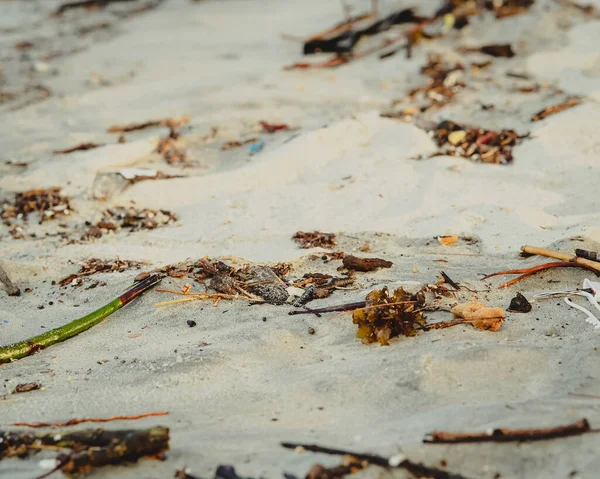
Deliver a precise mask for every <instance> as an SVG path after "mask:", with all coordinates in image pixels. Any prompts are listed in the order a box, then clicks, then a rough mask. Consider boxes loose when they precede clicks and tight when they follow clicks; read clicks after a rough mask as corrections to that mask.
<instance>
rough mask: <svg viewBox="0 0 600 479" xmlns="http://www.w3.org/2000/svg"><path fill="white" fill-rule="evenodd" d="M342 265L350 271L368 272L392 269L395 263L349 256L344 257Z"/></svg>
mask: <svg viewBox="0 0 600 479" xmlns="http://www.w3.org/2000/svg"><path fill="white" fill-rule="evenodd" d="M342 264H343V265H344V268H346V269H349V270H353V271H362V272H367V271H374V270H376V269H379V268H391V267H392V265H393V264H394V263H392V262H391V261H386V260H385V259H381V258H359V257H358V256H352V255H350V254H348V255H345V256H344V259H343V260H342Z"/></svg>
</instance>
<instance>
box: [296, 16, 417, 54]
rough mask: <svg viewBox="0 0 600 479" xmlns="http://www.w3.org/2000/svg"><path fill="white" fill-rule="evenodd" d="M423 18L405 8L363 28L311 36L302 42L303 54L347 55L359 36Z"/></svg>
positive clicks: (380, 31)
mask: <svg viewBox="0 0 600 479" xmlns="http://www.w3.org/2000/svg"><path fill="white" fill-rule="evenodd" d="M423 20H425V19H424V18H423V17H419V16H417V15H415V13H414V11H413V9H411V8H407V9H404V10H400V11H398V12H394V13H392V14H390V15H388V16H387V17H386V18H383V19H381V20H378V21H375V22H374V23H372V24H371V25H368V26H367V27H365V28H359V29H355V30H352V29H350V30H346V31H343V32H342V33H339V34H336V35H335V36H329V37H326V36H322V35H319V36H313V37H312V38H310V39H309V40H307V41H306V42H305V43H304V48H303V53H304V55H311V54H315V53H336V54H338V55H348V54H351V53H352V51H353V50H354V47H355V46H356V44H357V43H358V42H359V40H360V39H361V38H364V37H368V36H373V35H377V34H379V33H382V32H385V31H387V30H389V29H390V28H391V27H393V26H394V25H400V24H405V23H420V22H422V21H423Z"/></svg>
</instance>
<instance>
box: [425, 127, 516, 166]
mask: <svg viewBox="0 0 600 479" xmlns="http://www.w3.org/2000/svg"><path fill="white" fill-rule="evenodd" d="M431 134H432V135H433V139H434V140H435V141H436V142H437V144H438V146H439V147H440V148H442V149H441V151H440V152H439V153H436V154H435V155H434V156H439V155H450V156H460V157H462V158H468V159H470V160H473V161H476V162H481V163H495V164H502V165H506V164H508V163H510V162H511V161H512V160H513V155H512V149H513V148H514V147H515V146H516V145H517V144H519V142H520V140H521V139H523V138H526V137H527V135H525V136H519V134H518V133H517V132H515V131H514V130H502V131H493V130H486V129H484V128H479V127H473V126H467V125H461V124H459V123H455V122H453V121H448V120H444V121H442V122H440V123H439V124H438V125H437V126H436V128H435V129H434V130H432V131H431Z"/></svg>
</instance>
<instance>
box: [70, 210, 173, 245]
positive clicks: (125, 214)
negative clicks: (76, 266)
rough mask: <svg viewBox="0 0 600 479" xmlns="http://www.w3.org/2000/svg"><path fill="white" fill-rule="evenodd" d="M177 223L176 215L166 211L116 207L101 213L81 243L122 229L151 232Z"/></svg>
mask: <svg viewBox="0 0 600 479" xmlns="http://www.w3.org/2000/svg"><path fill="white" fill-rule="evenodd" d="M176 221H177V215H176V214H175V213H172V212H170V211H167V210H152V209H148V208H141V209H140V208H135V207H128V208H127V207H124V206H116V207H113V208H108V209H106V210H104V211H103V212H102V219H101V220H100V221H98V222H97V223H96V224H95V225H93V226H90V228H89V229H88V230H87V231H86V232H85V233H84V235H83V236H82V238H81V239H82V240H83V241H87V240H91V239H93V238H101V237H102V236H103V235H105V234H107V233H108V232H110V231H114V232H118V231H120V230H122V229H127V230H129V231H140V230H153V229H156V228H160V227H163V226H167V225H172V224H173V223H175V222H176Z"/></svg>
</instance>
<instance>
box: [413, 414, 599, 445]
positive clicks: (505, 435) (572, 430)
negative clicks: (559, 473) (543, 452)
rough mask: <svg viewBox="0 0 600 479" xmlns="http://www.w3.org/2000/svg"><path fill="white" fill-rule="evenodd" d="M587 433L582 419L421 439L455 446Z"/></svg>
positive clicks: (435, 435) (589, 428) (442, 434)
mask: <svg viewBox="0 0 600 479" xmlns="http://www.w3.org/2000/svg"><path fill="white" fill-rule="evenodd" d="M589 432H596V431H594V430H592V429H591V427H590V424H589V423H588V422H587V420H586V419H582V420H580V421H577V422H575V423H573V424H567V425H566V426H557V427H551V428H542V429H503V428H501V429H494V430H492V431H486V432H474V433H469V432H467V433H463V432H446V431H434V432H432V433H431V434H428V435H427V436H425V438H424V439H423V442H425V443H431V444H448V443H452V444H456V443H461V442H508V441H541V440H545V439H554V438H558V437H568V436H577V435H580V434H586V433H589Z"/></svg>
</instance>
